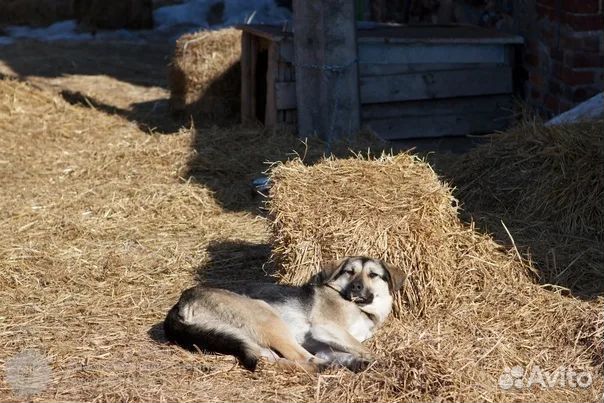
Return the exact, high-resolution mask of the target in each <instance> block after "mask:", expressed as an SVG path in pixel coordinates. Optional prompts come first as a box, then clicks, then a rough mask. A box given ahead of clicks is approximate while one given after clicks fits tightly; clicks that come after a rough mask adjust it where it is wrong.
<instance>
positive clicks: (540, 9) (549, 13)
mask: <svg viewBox="0 0 604 403" xmlns="http://www.w3.org/2000/svg"><path fill="white" fill-rule="evenodd" d="M537 15H539V16H541V17H547V18H549V19H550V20H552V21H557V20H559V16H558V13H556V11H555V10H554V9H553V8H552V7H546V6H542V5H539V4H537Z"/></svg>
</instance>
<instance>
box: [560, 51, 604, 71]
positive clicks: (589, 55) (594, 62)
mask: <svg viewBox="0 0 604 403" xmlns="http://www.w3.org/2000/svg"><path fill="white" fill-rule="evenodd" d="M568 66H569V67H575V68H577V67H578V68H589V67H601V68H604V55H603V54H599V53H593V52H574V54H573V55H572V57H570V58H569V61H568Z"/></svg>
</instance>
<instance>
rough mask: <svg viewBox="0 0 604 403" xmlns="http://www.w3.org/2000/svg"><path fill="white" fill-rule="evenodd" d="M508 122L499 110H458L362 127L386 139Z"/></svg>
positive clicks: (498, 126) (483, 130) (449, 133)
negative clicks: (470, 111) (462, 111)
mask: <svg viewBox="0 0 604 403" xmlns="http://www.w3.org/2000/svg"><path fill="white" fill-rule="evenodd" d="M509 122H510V119H509V114H508V115H506V114H504V113H503V112H499V111H493V112H482V113H461V114H456V113H455V114H450V115H435V116H429V115H426V116H415V117H411V116H409V117H402V118H391V119H370V120H365V121H363V126H366V127H368V128H370V129H371V130H373V131H375V132H376V133H377V134H378V135H379V136H380V137H382V138H384V139H387V140H395V139H406V138H421V137H439V136H454V135H464V134H479V133H488V132H492V131H494V130H503V129H505V128H506V127H508V125H509Z"/></svg>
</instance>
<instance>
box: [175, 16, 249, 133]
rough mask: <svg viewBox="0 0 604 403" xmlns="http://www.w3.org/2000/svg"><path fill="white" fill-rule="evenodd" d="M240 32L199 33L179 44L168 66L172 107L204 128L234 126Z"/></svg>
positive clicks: (237, 111) (236, 106)
mask: <svg viewBox="0 0 604 403" xmlns="http://www.w3.org/2000/svg"><path fill="white" fill-rule="evenodd" d="M240 56H241V32H240V31H238V30H236V29H234V28H230V29H222V30H218V31H200V32H197V33H194V34H186V35H184V36H182V37H181V38H179V39H178V40H177V41H176V49H175V51H174V57H173V58H172V62H171V63H170V66H169V72H168V82H169V86H170V104H171V107H172V110H173V111H174V112H175V113H178V114H186V115H192V116H193V117H195V118H197V119H199V122H200V123H201V124H202V125H207V124H208V123H215V122H216V121H218V122H220V121H227V120H228V121H230V123H231V124H232V123H234V122H236V121H237V118H238V116H239V95H240V93H241V70H240V63H239V59H240Z"/></svg>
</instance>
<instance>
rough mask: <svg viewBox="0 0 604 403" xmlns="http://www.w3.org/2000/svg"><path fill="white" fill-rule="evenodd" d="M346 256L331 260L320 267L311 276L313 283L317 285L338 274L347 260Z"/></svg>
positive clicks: (327, 281)
mask: <svg viewBox="0 0 604 403" xmlns="http://www.w3.org/2000/svg"><path fill="white" fill-rule="evenodd" d="M348 259H349V258H347V257H345V258H343V259H340V260H332V261H330V262H327V263H325V264H324V265H323V266H322V267H321V271H320V272H319V273H317V274H316V275H315V276H314V277H313V283H315V284H317V285H322V284H327V283H329V282H330V281H331V280H333V278H334V277H335V276H336V275H337V274H338V272H339V271H340V270H341V269H342V267H344V265H345V264H346V263H347V262H348Z"/></svg>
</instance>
